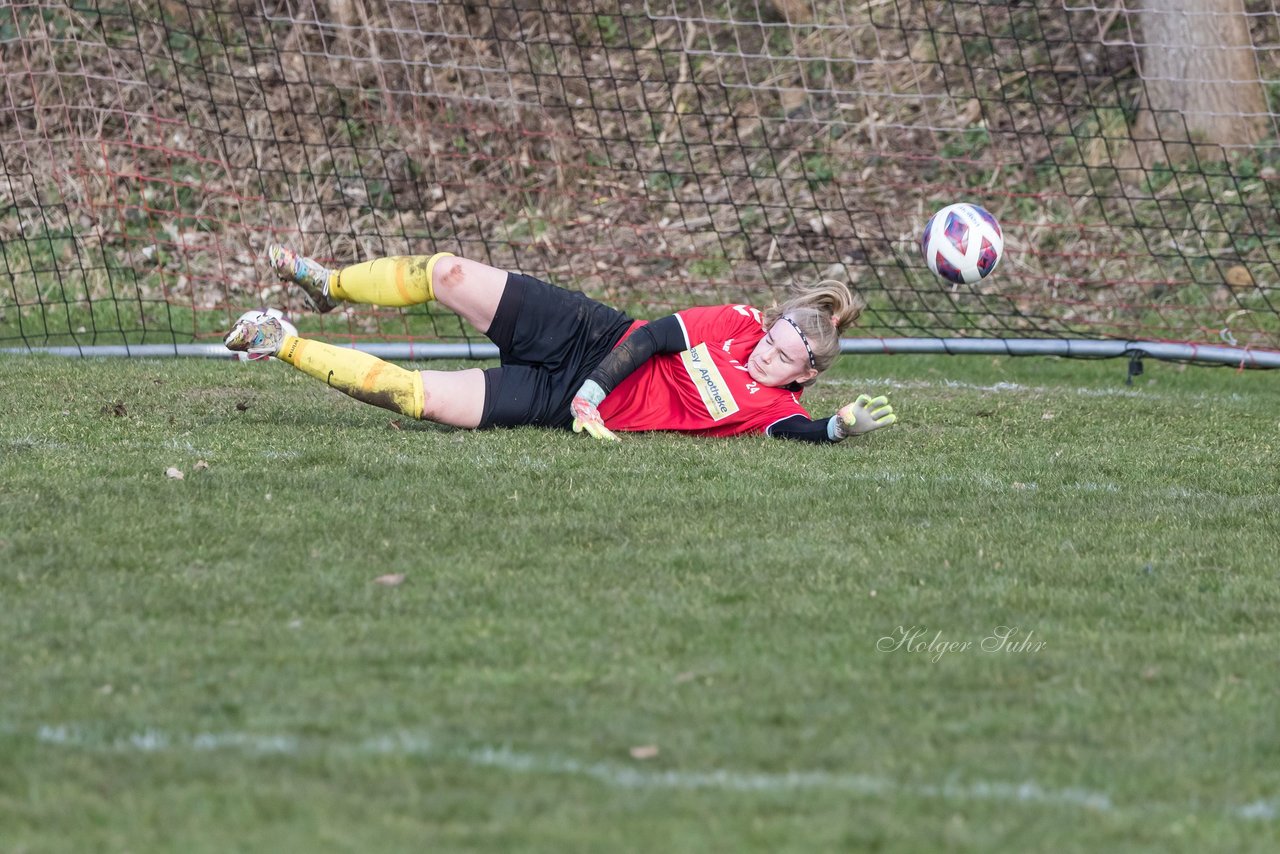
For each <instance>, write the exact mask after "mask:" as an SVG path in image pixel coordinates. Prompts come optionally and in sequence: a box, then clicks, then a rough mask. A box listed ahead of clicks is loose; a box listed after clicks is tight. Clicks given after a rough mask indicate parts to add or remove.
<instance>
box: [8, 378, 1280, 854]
mask: <svg viewBox="0 0 1280 854" xmlns="http://www.w3.org/2000/svg"><path fill="white" fill-rule="evenodd" d="M0 364H3V367H4V370H3V372H2V373H0V401H3V406H4V415H3V417H2V418H0V454H2V456H0V602H2V603H3V607H0V668H2V670H0V850H3V851H5V852H25V851H30V852H35V851H125V850H128V851H135V852H137V851H183V852H204V851H208V852H214V851H216V852H226V851H231V850H260V851H317V850H326V851H327V850H339V851H359V852H367V851H424V850H484V851H509V850H517V849H519V850H546V851H573V850H594V851H608V850H649V851H703V850H721V851H751V850H760V851H778V850H791V851H816V850H837V849H843V850H862V849H868V850H894V851H940V850H973V851H997V850H999V851H1014V850H1017V851H1033V850H1034V851H1053V852H1062V851H1120V850H1151V851H1195V852H1202V851H1210V850H1214V851H1247V850H1255V851H1274V850H1277V845H1280V730H1278V728H1277V714H1276V710H1277V708H1280V687H1278V686H1280V680H1278V679H1277V672H1280V671H1278V667H1280V652H1277V650H1278V649H1280V628H1278V627H1280V586H1278V585H1277V582H1276V574H1275V572H1276V565H1277V564H1276V561H1277V552H1278V551H1280V499H1278V498H1277V485H1278V484H1280V463H1278V462H1277V458H1278V457H1280V384H1278V378H1277V376H1276V375H1275V374H1265V373H1243V374H1241V373H1237V372H1235V371H1232V370H1229V369H1208V368H1205V369H1199V368H1190V369H1185V370H1184V369H1182V368H1180V367H1177V366H1168V365H1159V364H1154V363H1151V362H1148V363H1147V371H1146V373H1145V374H1144V375H1142V376H1141V377H1139V378H1138V379H1137V380H1136V382H1135V384H1134V385H1133V386H1132V387H1126V386H1125V385H1124V365H1123V364H1122V363H1119V362H1103V363H1081V362H1062V361H1056V360H1041V359H1034V360H1007V359H1005V360H992V359H989V358H982V359H978V358H974V359H970V360H963V359H944V358H934V359H927V358H920V359H912V358H904V357H892V358H889V357H874V358H860V359H857V358H846V359H845V360H844V362H843V364H842V365H841V366H840V367H839V368H837V369H836V371H835V372H833V375H832V379H831V380H830V381H828V382H826V383H825V384H823V385H820V386H819V387H818V389H817V390H816V391H817V394H816V401H814V402H813V408H814V409H815V410H816V411H818V412H825V411H829V410H830V409H831V408H833V407H834V406H835V405H836V404H838V403H840V402H844V401H845V400H848V399H852V398H853V397H854V396H855V395H856V394H857V393H858V392H861V391H864V390H867V391H873V390H874V391H882V392H889V393H891V396H892V398H893V401H894V403H895V406H896V408H897V409H898V411H899V414H900V418H901V422H902V423H901V424H900V425H899V426H898V427H895V428H893V429H891V430H885V431H881V432H880V433H877V434H875V435H872V436H869V437H866V438H865V439H863V440H855V441H850V442H846V443H845V444H844V445H842V446H838V447H833V448H831V447H810V446H805V445H800V444H791V443H785V442H778V441H770V440H766V439H751V438H748V439H738V440H700V439H691V438H681V437H673V436H659V435H653V436H631V437H628V438H627V440H626V441H625V442H623V443H621V444H619V445H616V446H602V445H599V444H595V443H593V442H592V441H591V440H589V439H587V438H585V437H580V436H573V435H571V434H561V433H552V432H543V431H537V430H531V429H530V430H517V431H499V432H487V433H466V432H456V431H448V430H444V429H438V428H435V427H431V426H427V425H419V424H411V423H404V424H393V423H392V417H391V416H390V415H388V414H387V413H384V412H382V411H381V410H377V409H373V408H370V407H364V406H361V405H359V404H356V403H353V402H351V401H348V400H346V399H345V398H340V397H337V396H335V394H334V393H333V392H331V391H329V390H328V389H325V388H324V387H323V386H321V385H320V384H318V383H316V382H314V381H312V380H309V379H307V378H306V377H303V376H302V375H300V374H296V373H294V372H292V371H290V370H289V369H287V368H286V367H284V366H282V365H280V364H246V365H241V364H236V363H225V362H224V363H212V362H195V361H177V360H171V361H157V362H142V361H135V362H123V361H111V362H85V361H63V360H56V359H49V358H35V357H5V358H4V359H3V360H0ZM201 461H203V462H201ZM171 467H172V468H176V469H178V470H181V472H182V473H183V475H184V477H183V478H182V479H181V480H178V479H175V478H171V477H167V476H166V469H169V468H171ZM388 575H403V576H404V578H403V581H402V583H400V584H398V585H389V584H383V583H377V582H375V579H377V578H379V577H382V576H388ZM1001 626H1006V627H1011V628H1016V631H1015V632H1013V633H1012V634H1010V635H1009V636H1008V638H1007V640H1005V641H1003V642H1001V641H987V640H986V639H989V638H992V637H994V636H996V635H997V634H1001V633H1003V630H1001V629H1000V628H999V627H1001ZM904 638H905V639H906V642H905V643H899V641H902V640H903V639H904ZM984 641H985V642H986V648H984ZM966 643H967V644H969V645H968V646H967V647H965V646H964V645H965V644H966ZM998 646H1003V648H1002V649H993V648H992V647H998Z"/></svg>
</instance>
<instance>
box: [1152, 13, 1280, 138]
mask: <svg viewBox="0 0 1280 854" xmlns="http://www.w3.org/2000/svg"><path fill="white" fill-rule="evenodd" d="M1142 2H1143V6H1142V8H1141V10H1140V11H1139V18H1140V20H1141V22H1142V34H1143V42H1144V44H1143V46H1142V58H1141V75H1142V80H1143V84H1144V87H1145V90H1146V92H1145V98H1144V104H1143V107H1144V109H1143V110H1142V113H1141V114H1140V116H1139V119H1138V122H1137V125H1136V126H1135V128H1134V134H1133V136H1134V140H1135V141H1136V142H1138V143H1139V146H1140V147H1142V148H1149V147H1152V146H1154V147H1157V148H1160V147H1163V148H1164V149H1165V151H1164V152H1163V156H1161V157H1158V159H1160V160H1164V161H1166V162H1170V161H1172V160H1174V159H1182V157H1185V156H1186V155H1187V154H1189V153H1190V151H1189V150H1188V147H1187V146H1186V145H1180V143H1186V142H1191V143H1208V144H1209V145H1210V146H1247V145H1253V144H1254V143H1257V142H1258V141H1259V140H1261V139H1262V138H1263V137H1264V136H1266V134H1267V132H1268V130H1269V124H1270V122H1269V121H1268V120H1267V102H1266V98H1265V96H1264V95H1263V91H1262V82H1261V80H1260V79H1259V78H1260V76H1261V75H1260V74H1259V73H1258V63H1257V58H1256V57H1255V55H1254V49H1253V44H1252V42H1251V41H1250V38H1249V24H1248V19H1247V18H1246V17H1245V14H1244V3H1243V0H1142ZM1144 138H1145V139H1144ZM1144 143H1145V144H1144ZM1162 143H1163V145H1162ZM1168 143H1175V145H1174V146H1172V147H1171V146H1169V145H1168ZM1196 148H1197V150H1196V153H1197V154H1199V155H1201V156H1203V155H1204V154H1205V153H1207V152H1206V151H1205V150H1204V147H1203V146H1197V147H1196ZM1142 160H1143V161H1144V162H1148V161H1149V158H1148V157H1147V156H1145V155H1144V156H1143V157H1142Z"/></svg>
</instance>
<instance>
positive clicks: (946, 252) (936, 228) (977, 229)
mask: <svg viewBox="0 0 1280 854" xmlns="http://www.w3.org/2000/svg"><path fill="white" fill-rule="evenodd" d="M920 249H921V251H922V252H924V262H925V263H926V264H928V265H929V269H930V270H932V271H933V272H935V273H937V274H938V275H939V276H941V277H942V278H944V279H946V280H947V281H949V282H955V283H956V284H972V283H974V282H976V281H978V280H979V279H982V278H985V277H986V276H988V275H990V273H991V271H992V270H994V269H995V268H996V264H998V263H1000V256H1001V255H1003V254H1004V234H1003V233H1002V232H1001V231H1000V223H998V222H996V218H995V217H993V216H992V215H991V214H990V212H988V211H987V210H985V209H984V208H980V207H978V206H977V205H971V204H967V203H961V204H957V205H947V206H946V207H945V208H943V209H942V210H940V211H938V212H937V213H936V214H934V215H933V216H931V217H929V221H928V222H927V223H925V226H924V234H923V235H921V237H920Z"/></svg>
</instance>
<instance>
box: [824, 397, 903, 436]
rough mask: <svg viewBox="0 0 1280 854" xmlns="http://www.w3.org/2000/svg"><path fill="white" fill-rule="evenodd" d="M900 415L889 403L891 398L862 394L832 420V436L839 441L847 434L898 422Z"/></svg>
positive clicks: (864, 431) (861, 432)
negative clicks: (895, 412)
mask: <svg viewBox="0 0 1280 854" xmlns="http://www.w3.org/2000/svg"><path fill="white" fill-rule="evenodd" d="M897 420H898V416H897V415H895V414H894V413H893V407H892V406H890V405H889V398H887V397H885V396H884V395H880V396H879V397H872V396H871V395H869V394H860V395H858V399H857V400H855V401H854V402H853V403H851V404H849V405H848V406H846V407H844V408H843V409H841V410H840V411H839V412H837V413H836V414H835V417H834V418H833V419H832V420H831V426H832V432H833V433H834V434H835V435H833V436H832V438H833V439H836V440H837V441H838V440H840V439H843V438H845V437H846V436H861V435H862V434H863V433H870V432H871V431H872V430H879V429H880V428H881V427H888V426H889V425H890V424H894V423H896V422H897Z"/></svg>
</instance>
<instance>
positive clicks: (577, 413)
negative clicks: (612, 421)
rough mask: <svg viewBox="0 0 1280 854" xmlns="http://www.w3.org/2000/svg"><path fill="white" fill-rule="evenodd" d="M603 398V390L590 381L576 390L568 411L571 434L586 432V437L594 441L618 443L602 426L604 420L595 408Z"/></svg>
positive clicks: (606, 428) (615, 437) (610, 432)
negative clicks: (591, 437) (571, 420)
mask: <svg viewBox="0 0 1280 854" xmlns="http://www.w3.org/2000/svg"><path fill="white" fill-rule="evenodd" d="M604 397H605V392H604V389H602V388H600V386H599V385H597V384H596V383H595V382H593V381H592V380H587V381H586V382H584V383H583V384H582V388H580V389H578V393H577V394H575V395H574V396H573V402H572V403H570V404H569V411H570V412H571V413H573V432H575V433H581V432H582V431H583V430H586V431H587V435H589V436H593V437H595V438H596V439H605V440H607V441H611V442H616V441H618V437H617V436H615V435H613V431H611V430H610V429H609V428H608V427H606V426H604V419H603V418H601V417H600V411H599V410H598V409H597V408H596V407H598V406H599V405H600V403H601V401H603V400H604Z"/></svg>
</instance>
